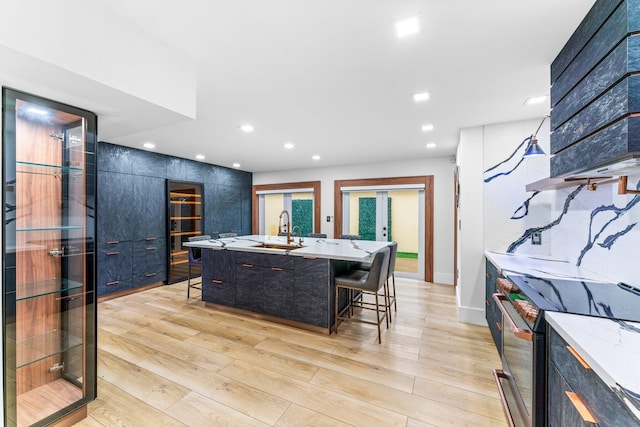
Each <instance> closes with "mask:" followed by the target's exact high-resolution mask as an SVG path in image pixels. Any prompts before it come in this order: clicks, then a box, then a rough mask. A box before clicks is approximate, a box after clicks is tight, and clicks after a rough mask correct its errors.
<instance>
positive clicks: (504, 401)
mask: <svg viewBox="0 0 640 427" xmlns="http://www.w3.org/2000/svg"><path fill="white" fill-rule="evenodd" d="M493 378H494V379H495V380H496V385H497V386H498V393H499V394H500V400H501V401H502V409H504V415H505V417H506V418H507V422H508V423H509V427H515V424H514V422H513V415H511V409H510V408H509V403H508V402H507V397H506V396H505V394H504V389H503V388H502V382H500V378H504V379H507V380H508V379H509V376H508V375H507V374H505V373H504V371H503V370H502V369H494V370H493Z"/></svg>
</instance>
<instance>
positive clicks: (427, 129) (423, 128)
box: [421, 124, 433, 132]
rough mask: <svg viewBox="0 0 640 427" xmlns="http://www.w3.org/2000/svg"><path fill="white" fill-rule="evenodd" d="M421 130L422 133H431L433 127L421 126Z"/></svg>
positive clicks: (430, 125) (429, 125)
mask: <svg viewBox="0 0 640 427" xmlns="http://www.w3.org/2000/svg"><path fill="white" fill-rule="evenodd" d="M421 129H422V132H431V131H432V130H433V125H432V124H428V125H422V127H421Z"/></svg>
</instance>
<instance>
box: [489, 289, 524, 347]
mask: <svg viewBox="0 0 640 427" xmlns="http://www.w3.org/2000/svg"><path fill="white" fill-rule="evenodd" d="M493 299H494V300H495V302H496V304H498V308H499V309H500V311H501V312H502V317H503V319H504V320H506V321H507V322H509V326H510V327H511V330H512V331H513V335H515V336H516V337H517V338H520V339H522V340H525V341H533V332H531V331H530V330H528V329H522V328H519V327H518V325H516V322H514V321H513V319H512V318H511V316H509V312H508V311H507V309H506V308H504V305H503V304H502V301H505V300H506V299H507V297H505V296H504V295H502V294H500V293H497V294H493Z"/></svg>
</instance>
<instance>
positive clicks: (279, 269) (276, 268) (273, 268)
mask: <svg viewBox="0 0 640 427" xmlns="http://www.w3.org/2000/svg"><path fill="white" fill-rule="evenodd" d="M271 269H272V270H273V271H284V268H280V267H271Z"/></svg>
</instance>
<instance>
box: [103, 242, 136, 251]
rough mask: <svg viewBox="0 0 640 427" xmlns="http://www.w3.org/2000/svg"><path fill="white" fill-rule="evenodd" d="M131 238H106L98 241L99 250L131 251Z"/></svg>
mask: <svg viewBox="0 0 640 427" xmlns="http://www.w3.org/2000/svg"><path fill="white" fill-rule="evenodd" d="M131 248H132V246H131V240H106V241H103V242H100V243H98V250H99V251H100V250H104V251H111V252H113V251H119V252H123V251H129V252H130V251H131Z"/></svg>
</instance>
